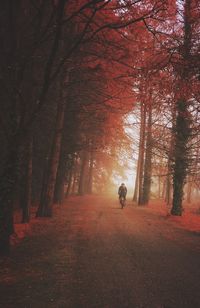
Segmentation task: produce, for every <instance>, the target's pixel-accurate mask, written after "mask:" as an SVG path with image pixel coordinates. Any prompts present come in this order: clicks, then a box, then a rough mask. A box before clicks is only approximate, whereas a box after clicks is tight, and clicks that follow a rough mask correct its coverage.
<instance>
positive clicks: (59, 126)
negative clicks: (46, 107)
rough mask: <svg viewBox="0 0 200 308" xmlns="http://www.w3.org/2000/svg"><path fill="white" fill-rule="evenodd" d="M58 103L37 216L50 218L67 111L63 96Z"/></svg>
mask: <svg viewBox="0 0 200 308" xmlns="http://www.w3.org/2000/svg"><path fill="white" fill-rule="evenodd" d="M62 93H63V92H62V89H61V97H60V100H59V103H58V109H57V117H56V128H55V135H54V140H53V143H52V148H51V154H50V159H49V163H48V170H47V173H46V180H45V181H43V183H44V186H43V188H42V193H41V200H40V205H39V208H38V211H37V216H39V217H48V216H52V207H53V197H54V190H55V183H56V175H57V169H58V164H59V158H60V150H61V140H62V133H63V123H64V111H65V101H64V99H63V96H62Z"/></svg>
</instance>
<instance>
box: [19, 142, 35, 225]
mask: <svg viewBox="0 0 200 308" xmlns="http://www.w3.org/2000/svg"><path fill="white" fill-rule="evenodd" d="M32 142H33V141H32V137H30V138H29V140H28V144H27V145H25V146H26V148H25V157H24V158H25V159H24V167H25V170H24V179H23V188H22V204H21V207H22V223H27V222H29V221H30V207H31V200H32V149H33V144H32Z"/></svg>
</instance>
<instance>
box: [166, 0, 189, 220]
mask: <svg viewBox="0 0 200 308" xmlns="http://www.w3.org/2000/svg"><path fill="white" fill-rule="evenodd" d="M191 34H192V27H191V0H185V4H184V42H183V46H182V47H183V48H182V57H183V63H182V64H181V65H182V68H181V70H180V71H181V73H180V75H179V77H180V80H179V84H178V90H179V93H178V94H177V96H178V97H177V102H176V113H177V117H176V126H175V147H174V159H175V162H174V174H173V188H174V192H173V204H172V209H171V214H172V215H178V216H181V215H182V211H183V208H182V200H183V193H184V192H183V189H184V184H185V179H186V175H187V167H188V151H187V143H188V139H189V135H190V113H189V109H188V93H189V88H188V87H189V70H190V67H189V66H188V63H189V62H190V61H189V60H190V52H191V37H192V36H191Z"/></svg>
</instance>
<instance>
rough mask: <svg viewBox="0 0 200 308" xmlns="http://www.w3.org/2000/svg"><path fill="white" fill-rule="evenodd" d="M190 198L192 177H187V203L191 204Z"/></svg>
mask: <svg viewBox="0 0 200 308" xmlns="http://www.w3.org/2000/svg"><path fill="white" fill-rule="evenodd" d="M191 196H192V177H191V176H189V177H188V182H187V203H191Z"/></svg>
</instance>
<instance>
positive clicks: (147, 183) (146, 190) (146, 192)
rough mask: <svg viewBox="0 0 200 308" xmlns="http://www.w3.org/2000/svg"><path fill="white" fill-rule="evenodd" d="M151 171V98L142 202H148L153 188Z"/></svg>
mask: <svg viewBox="0 0 200 308" xmlns="http://www.w3.org/2000/svg"><path fill="white" fill-rule="evenodd" d="M151 171H152V105H151V98H150V101H149V105H148V123H147V137H146V149H145V163H144V181H143V191H142V197H141V204H148V202H149V197H150V190H151Z"/></svg>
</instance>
